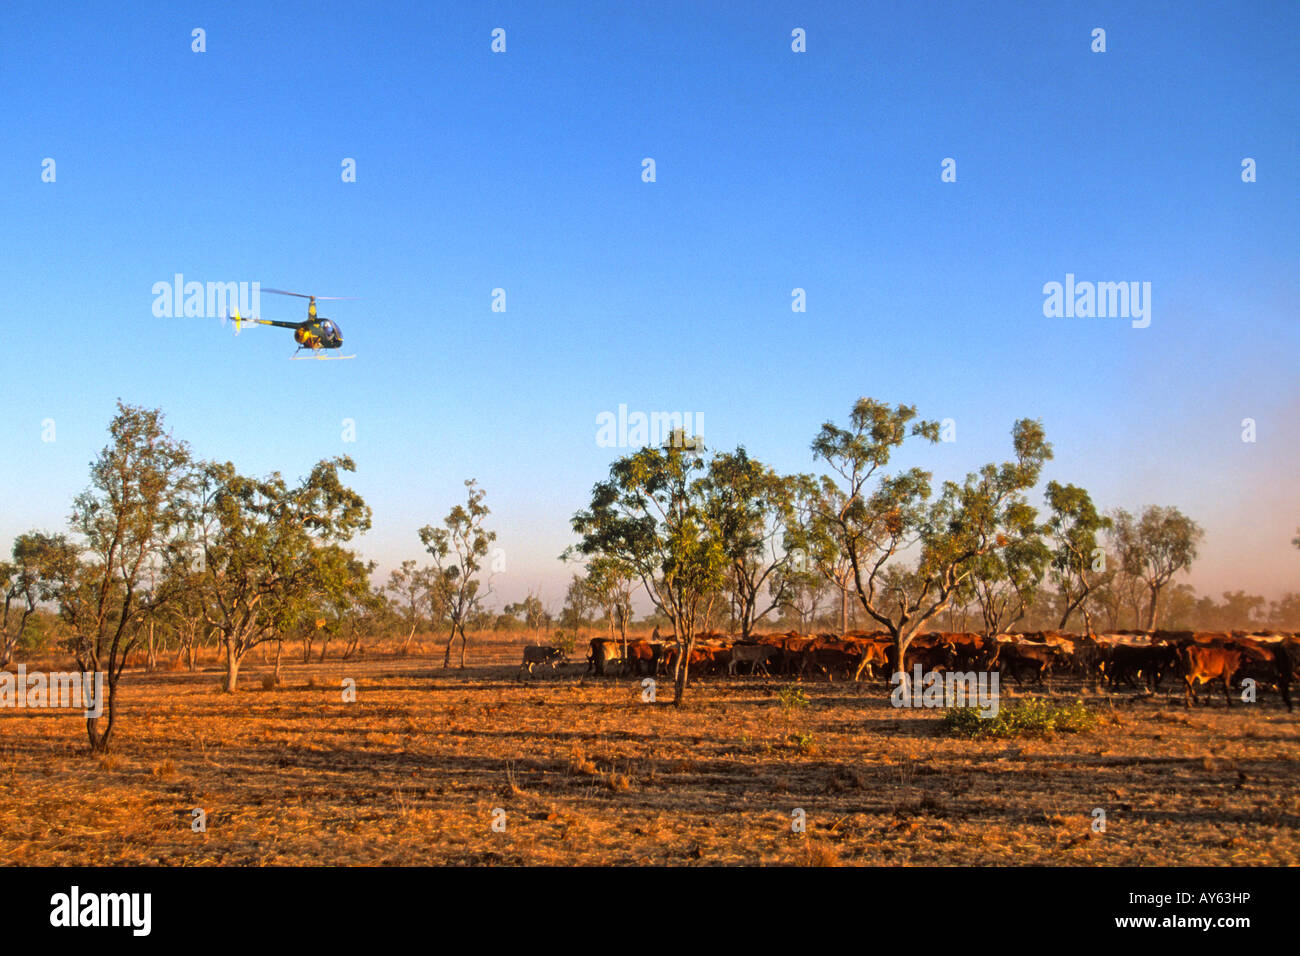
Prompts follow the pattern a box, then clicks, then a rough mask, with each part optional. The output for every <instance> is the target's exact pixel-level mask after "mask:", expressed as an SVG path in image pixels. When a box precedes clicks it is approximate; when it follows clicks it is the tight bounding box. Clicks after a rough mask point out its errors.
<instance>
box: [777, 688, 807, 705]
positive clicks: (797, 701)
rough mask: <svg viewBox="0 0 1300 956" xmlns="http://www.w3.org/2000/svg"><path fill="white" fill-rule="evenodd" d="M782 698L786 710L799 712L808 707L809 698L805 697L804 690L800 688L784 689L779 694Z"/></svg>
mask: <svg viewBox="0 0 1300 956" xmlns="http://www.w3.org/2000/svg"><path fill="white" fill-rule="evenodd" d="M778 696H779V697H780V698H781V706H782V707H784V708H785V709H786V710H798V709H801V708H804V707H807V706H808V698H807V697H805V696H804V693H803V689H802V688H800V687H783V688H781V690H780V691H779V692H778Z"/></svg>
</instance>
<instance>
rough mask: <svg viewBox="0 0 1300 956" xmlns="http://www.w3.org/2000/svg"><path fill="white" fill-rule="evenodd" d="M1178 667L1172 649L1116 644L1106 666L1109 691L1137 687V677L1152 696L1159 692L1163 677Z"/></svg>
mask: <svg viewBox="0 0 1300 956" xmlns="http://www.w3.org/2000/svg"><path fill="white" fill-rule="evenodd" d="M1178 666H1179V664H1178V652H1177V648H1176V647H1175V646H1173V645H1169V644H1155V645H1151V646H1143V645H1141V644H1116V645H1115V646H1114V647H1112V648H1111V649H1110V660H1109V662H1108V664H1107V669H1108V671H1109V677H1110V687H1111V690H1114V689H1115V688H1116V686H1118V685H1119V684H1121V683H1127V684H1130V685H1132V686H1133V687H1138V686H1139V684H1138V678H1139V677H1140V678H1141V680H1142V684H1143V685H1145V686H1146V687H1148V688H1149V689H1150V690H1151V691H1152V692H1153V693H1154V692H1155V691H1157V690H1159V689H1160V682H1161V681H1162V680H1164V676H1165V674H1168V673H1170V672H1172V671H1173V670H1175V669H1176V668H1177V667H1178Z"/></svg>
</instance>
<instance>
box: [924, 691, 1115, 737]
mask: <svg viewBox="0 0 1300 956" xmlns="http://www.w3.org/2000/svg"><path fill="white" fill-rule="evenodd" d="M1096 724H1097V715H1096V714H1094V713H1093V712H1092V711H1090V710H1088V708H1087V707H1085V706H1084V705H1083V701H1081V700H1076V701H1074V702H1073V703H1070V704H1056V703H1053V702H1051V701H1047V700H1037V699H1032V698H1031V699H1029V700H1024V701H1021V702H1019V703H1017V704H1012V705H1010V706H1007V707H1002V708H1000V709H999V710H998V714H997V716H996V717H981V716H980V712H979V709H978V708H976V707H950V708H949V709H948V710H947V711H945V712H944V715H943V720H942V722H941V723H940V731H941V732H942V733H944V734H947V735H948V736H950V737H969V738H978V737H999V738H1001V737H1042V736H1045V735H1047V734H1051V733H1061V734H1077V733H1082V732H1084V731H1087V730H1092V729H1093V727H1095V726H1096Z"/></svg>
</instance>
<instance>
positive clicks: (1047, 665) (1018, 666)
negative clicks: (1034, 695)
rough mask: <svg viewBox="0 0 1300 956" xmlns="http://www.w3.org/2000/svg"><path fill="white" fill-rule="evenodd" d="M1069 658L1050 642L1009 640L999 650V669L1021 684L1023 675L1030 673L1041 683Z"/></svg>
mask: <svg viewBox="0 0 1300 956" xmlns="http://www.w3.org/2000/svg"><path fill="white" fill-rule="evenodd" d="M1067 660H1068V658H1067V657H1066V656H1065V655H1064V654H1063V653H1062V652H1061V651H1060V650H1058V649H1057V648H1055V647H1052V646H1051V645H1050V644H1031V643H1029V642H1028V641H1025V642H1020V641H1007V642H1005V643H1004V644H1003V645H1002V647H1001V649H1000V650H999V652H998V669H999V670H1001V672H1002V673H1003V674H1007V675H1010V676H1011V678H1012V679H1013V680H1015V682H1016V684H1017V685H1019V684H1020V682H1021V677H1022V676H1024V675H1026V674H1027V675H1029V676H1030V677H1033V678H1034V679H1035V680H1036V681H1037V682H1038V683H1039V684H1041V683H1043V678H1044V677H1046V676H1048V675H1050V674H1051V673H1052V668H1053V666H1054V665H1056V664H1058V663H1063V662H1065V661H1067Z"/></svg>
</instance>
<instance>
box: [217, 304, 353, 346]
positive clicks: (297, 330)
mask: <svg viewBox="0 0 1300 956" xmlns="http://www.w3.org/2000/svg"><path fill="white" fill-rule="evenodd" d="M262 291H263V292H271V293H274V294H275V295H292V296H297V297H298V298H300V299H307V300H309V301H308V303H307V318H306V320H305V321H302V322H276V321H273V320H271V319H257V318H251V317H245V316H241V315H240V314H239V310H238V309H235V314H234V317H233V320H234V323H235V334H236V335H238V334H239V330H240V328H241V327H242V326H243V325H244V323H246V322H247V323H253V324H256V325H273V326H275V327H276V328H281V329H293V330H294V332H293V340H294V341H295V342H297V343H298V349H297V351H295V352H294V353H293V355H291V356H289V357H290V358H293V359H298V358H304V359H305V358H313V359H320V360H322V361H324V360H326V359H350V358H356V356H355V355H322V354H321V353H322V352H323V351H324V350H326V349H339V348H342V347H343V330H342V329H341V328H339V324H338V323H337V322H335V321H334V320H333V319H327V318H325V317H324V316H318V315H317V314H316V300H317V299H320V300H321V301H326V300H333V301H340V300H344V299H351V298H354V297H353V296H347V295H307V294H305V293H303V292H285V291H284V290H283V289H263V290H262ZM303 349H309V350H310V351H309V353H308V354H307V355H299V354H298V353H299V352H301V351H302V350H303Z"/></svg>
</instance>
